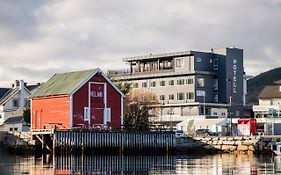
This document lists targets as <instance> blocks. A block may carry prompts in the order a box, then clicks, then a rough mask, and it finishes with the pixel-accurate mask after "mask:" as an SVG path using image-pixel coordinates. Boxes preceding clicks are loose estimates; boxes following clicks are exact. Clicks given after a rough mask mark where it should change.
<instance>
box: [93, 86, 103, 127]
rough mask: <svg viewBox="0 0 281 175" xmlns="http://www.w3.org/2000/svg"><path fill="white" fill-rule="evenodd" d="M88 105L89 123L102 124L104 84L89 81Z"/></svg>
mask: <svg viewBox="0 0 281 175" xmlns="http://www.w3.org/2000/svg"><path fill="white" fill-rule="evenodd" d="M89 107H90V121H89V125H90V127H92V126H101V127H102V126H103V125H104V124H105V123H104V116H105V115H104V114H105V109H106V84H105V83H100V82H90V83H89Z"/></svg>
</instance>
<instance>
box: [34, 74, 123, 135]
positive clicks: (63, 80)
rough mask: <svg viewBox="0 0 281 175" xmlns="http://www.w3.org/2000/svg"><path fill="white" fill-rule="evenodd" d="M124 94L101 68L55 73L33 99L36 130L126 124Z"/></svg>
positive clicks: (119, 125) (117, 126)
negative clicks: (124, 121)
mask: <svg viewBox="0 0 281 175" xmlns="http://www.w3.org/2000/svg"><path fill="white" fill-rule="evenodd" d="M123 97H124V95H123V94H122V92H121V91H120V90H119V89H118V88H117V87H116V86H115V85H114V84H113V83H112V82H111V81H110V80H109V79H108V78H107V77H106V75H105V74H104V73H103V72H102V71H101V70H100V69H93V70H85V71H78V72H68V73H60V74H55V75H54V76H53V77H52V78H51V79H49V80H48V81H47V82H46V83H44V84H43V85H42V86H41V87H40V88H39V89H38V90H37V91H36V92H35V93H34V94H33V95H32V96H31V118H32V120H31V126H32V130H36V129H44V128H50V127H53V126H54V125H57V126H59V127H62V128H66V129H70V128H73V127H87V128H88V127H96V126H100V127H111V128H113V129H119V128H120V127H121V125H122V124H123Z"/></svg>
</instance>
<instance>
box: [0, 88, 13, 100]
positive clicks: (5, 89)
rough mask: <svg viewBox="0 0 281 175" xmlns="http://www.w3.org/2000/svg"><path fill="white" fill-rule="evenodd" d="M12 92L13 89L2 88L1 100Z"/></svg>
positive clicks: (0, 92)
mask: <svg viewBox="0 0 281 175" xmlns="http://www.w3.org/2000/svg"><path fill="white" fill-rule="evenodd" d="M9 90H11V88H0V100H1V99H2V98H3V97H4V96H6V94H7V92H8V91H9Z"/></svg>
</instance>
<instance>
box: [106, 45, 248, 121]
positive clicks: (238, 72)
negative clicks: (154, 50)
mask: <svg viewBox="0 0 281 175" xmlns="http://www.w3.org/2000/svg"><path fill="white" fill-rule="evenodd" d="M123 61H124V62H125V63H126V64H128V65H129V68H128V69H126V70H122V71H121V70H118V71H110V72H109V74H110V76H111V77H113V79H114V80H116V81H127V82H130V83H132V85H133V88H135V89H140V90H143V92H145V91H149V92H153V93H155V95H156V96H157V98H158V101H159V104H160V109H161V111H160V117H159V120H165V119H166V121H167V120H177V119H178V120H179V121H180V120H184V119H186V118H190V117H191V116H193V117H195V116H196V117H199V118H200V116H204V117H206V116H217V117H227V115H228V114H230V117H235V118H238V117H242V115H243V106H244V105H243V104H244V100H245V89H246V88H245V87H244V85H243V84H244V78H243V76H244V67H243V50H242V49H238V48H220V49H211V51H210V52H200V51H185V52H174V53H164V54H149V55H144V56H136V57H127V58H124V59H123ZM171 118H172V119H171Z"/></svg>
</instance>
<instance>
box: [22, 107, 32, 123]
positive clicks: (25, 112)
mask: <svg viewBox="0 0 281 175" xmlns="http://www.w3.org/2000/svg"><path fill="white" fill-rule="evenodd" d="M23 118H24V121H25V122H26V123H30V118H31V115H30V107H28V106H27V107H25V108H24V110H23Z"/></svg>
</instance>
